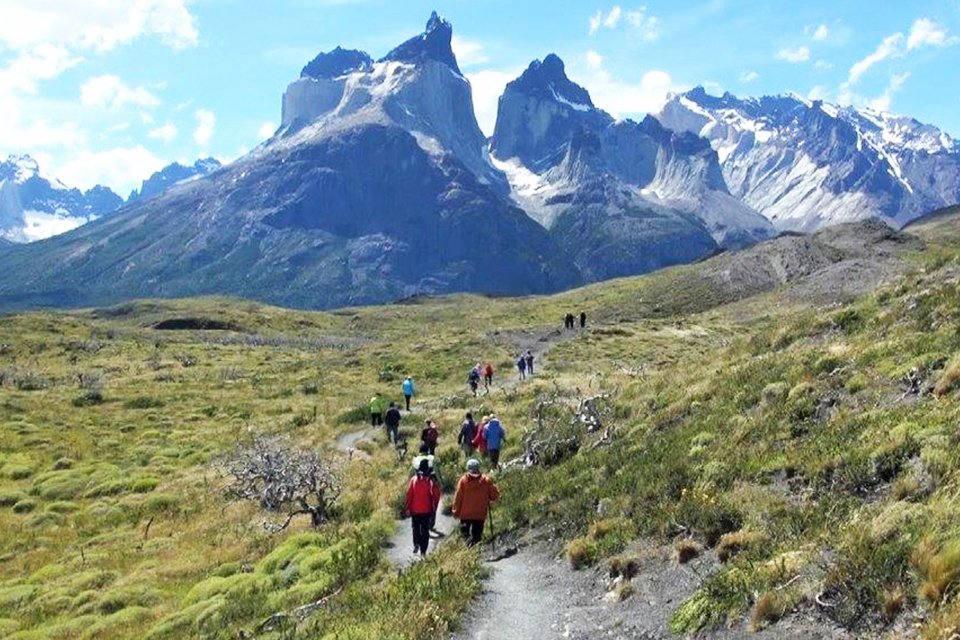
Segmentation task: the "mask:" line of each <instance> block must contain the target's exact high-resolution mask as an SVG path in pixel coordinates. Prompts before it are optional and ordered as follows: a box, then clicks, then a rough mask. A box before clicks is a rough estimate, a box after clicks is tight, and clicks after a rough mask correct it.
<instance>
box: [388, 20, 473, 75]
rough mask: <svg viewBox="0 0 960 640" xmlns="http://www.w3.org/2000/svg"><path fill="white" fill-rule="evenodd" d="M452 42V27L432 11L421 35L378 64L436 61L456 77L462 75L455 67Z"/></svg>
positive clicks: (389, 54) (455, 61) (411, 39)
mask: <svg viewBox="0 0 960 640" xmlns="http://www.w3.org/2000/svg"><path fill="white" fill-rule="evenodd" d="M452 42H453V25H451V24H450V23H449V22H448V21H447V20H444V19H443V18H441V17H440V16H439V15H438V14H437V12H436V11H434V12H432V13H431V14H430V19H429V20H427V26H426V29H424V32H423V33H421V34H420V35H418V36H414V37H412V38H410V39H409V40H407V41H406V42H404V43H403V44H401V45H400V46H398V47H397V48H395V49H394V50H393V51H391V52H390V53H388V54H387V55H385V56H384V57H383V58H381V59H380V62H385V61H390V60H392V61H395V62H408V63H412V64H416V63H418V62H420V61H422V60H425V59H428V60H437V61H438V62H442V63H444V64H445V65H447V66H448V67H450V68H451V69H452V70H453V71H455V72H456V73H457V75H463V74H461V73H460V67H459V66H458V65H457V57H456V56H455V55H454V54H453V46H452Z"/></svg>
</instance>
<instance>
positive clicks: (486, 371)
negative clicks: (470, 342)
mask: <svg viewBox="0 0 960 640" xmlns="http://www.w3.org/2000/svg"><path fill="white" fill-rule="evenodd" d="M492 384H493V365H492V364H490V363H489V362H487V363H486V364H484V365H483V386H484V388H486V390H487V393H489V392H490V386H491V385H492Z"/></svg>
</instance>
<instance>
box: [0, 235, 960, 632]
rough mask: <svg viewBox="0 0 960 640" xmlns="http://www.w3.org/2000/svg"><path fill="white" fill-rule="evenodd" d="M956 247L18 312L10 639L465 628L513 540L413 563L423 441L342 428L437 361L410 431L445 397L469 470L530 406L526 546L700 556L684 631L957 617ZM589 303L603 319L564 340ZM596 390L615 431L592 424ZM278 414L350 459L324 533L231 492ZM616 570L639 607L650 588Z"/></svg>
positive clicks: (280, 420)
mask: <svg viewBox="0 0 960 640" xmlns="http://www.w3.org/2000/svg"><path fill="white" fill-rule="evenodd" d="M958 260H960V220H958V219H957V217H956V216H945V217H937V218H935V219H931V220H930V221H928V222H927V223H926V224H921V225H917V226H914V227H911V229H910V234H908V235H903V234H898V233H894V232H892V231H890V230H888V229H886V228H884V227H882V226H879V225H876V224H871V223H864V224H859V225H847V226H843V227H839V228H833V229H830V230H827V231H825V232H822V233H820V234H817V235H816V236H813V237H796V236H791V237H783V238H779V239H777V240H775V241H772V242H770V243H766V244H764V245H761V246H759V247H755V248H753V249H751V250H748V251H744V252H738V253H729V254H724V255H721V256H718V257H716V258H713V259H711V260H708V261H705V262H702V263H699V264H695V265H688V266H684V267H679V268H676V269H670V270H666V271H664V272H660V273H657V274H654V275H652V276H648V277H643V278H632V279H624V280H618V281H613V282H609V283H605V284H601V285H595V286H591V287H588V288H585V289H581V290H577V291H572V292H568V293H564V294H561V295H557V296H552V297H530V298H502V299H491V298H483V297H476V296H454V297H449V298H438V299H421V300H414V301H409V302H411V303H410V304H403V305H392V306H386V307H369V308H359V309H345V310H341V311H336V312H332V313H310V312H300V311H289V310H284V309H280V308H275V307H267V306H263V305H259V304H253V303H248V302H244V301H239V300H232V299H221V298H200V299H190V300H173V301H149V300H147V301H138V302H134V303H129V304H124V305H120V306H115V307H110V308H104V309H95V310H82V311H75V312H65V313H46V312H43V313H23V314H17V315H8V316H3V317H2V322H0V635H3V636H8V637H12V638H74V637H90V638H130V637H137V638H140V637H144V636H146V637H150V638H164V637H171V638H173V637H222V638H237V637H254V636H255V637H274V638H281V637H326V638H436V637H441V636H442V634H444V633H447V632H448V630H450V629H451V628H454V627H456V626H457V625H458V624H459V621H460V620H461V616H462V614H463V612H464V610H465V609H467V608H468V607H469V605H470V602H471V600H472V599H473V598H474V597H475V596H476V595H477V594H478V593H479V592H480V590H481V588H482V579H483V578H482V576H483V573H484V572H483V562H482V559H483V558H484V557H485V556H486V555H487V551H486V550H483V551H479V552H478V551H475V550H469V549H466V548H465V547H463V546H462V545H461V544H460V543H459V542H458V541H455V540H449V541H447V542H445V543H444V544H443V545H441V546H440V549H439V551H438V552H436V553H433V554H431V555H429V556H427V558H426V560H424V561H422V562H420V563H417V564H415V565H413V567H412V568H410V569H409V570H406V571H402V572H398V571H397V569H396V568H395V567H393V566H392V565H391V564H390V562H389V560H388V558H387V555H386V554H385V553H384V549H383V547H384V546H385V545H386V544H387V542H388V540H389V539H390V537H391V534H392V532H393V530H394V528H395V526H396V525H395V522H394V519H395V516H396V513H397V510H398V498H399V495H400V494H401V492H402V489H403V486H404V482H405V478H406V477H407V474H408V471H407V464H408V463H406V462H404V463H401V462H398V460H397V456H396V455H395V453H394V452H393V451H391V450H389V448H388V447H387V446H386V445H385V443H384V437H383V435H382V434H378V435H377V436H375V437H373V438H369V437H368V438H362V439H361V441H360V442H359V443H358V444H357V445H356V447H357V449H356V450H355V451H354V452H353V453H352V454H351V455H350V456H347V455H346V454H344V453H343V452H342V451H339V450H338V448H337V445H336V443H337V442H338V439H340V438H342V437H343V436H345V435H346V434H352V433H356V432H358V431H359V430H361V429H363V428H364V425H365V421H366V419H367V417H368V416H367V400H368V399H369V398H370V396H371V395H372V394H373V393H374V392H375V391H381V392H383V393H384V394H386V395H387V397H388V398H391V399H398V398H399V389H400V381H401V380H402V378H403V377H404V376H405V375H407V374H408V373H409V374H411V375H413V376H414V377H415V379H416V380H417V383H418V386H419V390H420V395H419V396H418V397H417V398H416V399H415V406H414V409H415V411H414V413H413V414H412V415H411V416H410V417H408V418H407V419H405V422H404V431H405V432H406V433H407V434H409V435H410V436H411V437H412V438H413V439H415V433H416V431H417V428H418V426H419V423H420V422H421V421H422V420H423V419H424V418H425V417H432V418H434V419H436V420H437V422H438V423H439V424H440V426H441V433H442V439H441V447H440V451H439V457H440V460H441V464H442V465H443V468H446V469H452V468H453V467H454V466H460V465H461V464H462V454H460V452H459V450H458V449H457V448H456V443H455V442H454V440H455V437H454V435H455V433H456V429H457V427H458V425H459V422H460V420H461V419H462V415H463V413H464V411H466V410H470V409H472V410H474V412H475V413H477V414H482V413H486V412H490V411H496V412H497V414H498V415H499V416H500V417H501V418H502V420H503V421H504V423H505V425H506V426H507V429H508V430H509V432H510V435H511V438H510V440H509V442H508V447H507V449H506V451H505V453H504V456H503V458H504V460H506V461H517V460H518V459H519V458H520V456H522V455H523V454H524V452H525V449H527V450H528V452H530V451H532V452H533V453H535V455H536V457H537V460H538V464H535V465H533V466H529V467H528V466H526V465H523V464H518V463H514V464H511V465H509V468H508V469H506V470H504V471H501V472H499V473H497V474H496V476H497V479H498V482H499V483H500V485H501V488H502V490H503V493H504V498H503V501H502V504H501V505H500V506H499V507H498V509H497V518H498V521H497V530H496V534H497V535H498V536H499V539H498V542H499V543H500V547H499V548H501V549H502V548H503V546H504V545H508V544H514V543H515V542H516V541H517V540H521V541H523V542H526V541H529V540H536V539H545V538H548V537H556V536H557V535H559V536H560V537H561V538H562V540H561V543H562V547H563V549H564V553H565V555H566V558H567V560H568V561H569V564H570V566H571V569H570V571H574V570H576V571H579V572H581V573H583V572H597V575H600V572H601V571H602V572H603V573H604V574H606V573H607V572H611V573H614V574H623V575H625V576H627V577H630V575H632V574H633V573H635V572H634V571H633V570H631V571H626V570H625V569H624V567H625V566H629V565H630V564H631V562H632V561H633V559H634V557H635V555H636V554H637V553H639V552H638V549H640V548H643V547H650V546H652V547H654V548H658V549H661V550H664V549H665V550H668V551H670V552H671V554H672V555H670V554H662V555H661V556H660V557H659V560H657V561H656V562H655V563H654V564H653V565H649V564H645V565H644V566H645V567H647V568H646V569H643V571H646V570H650V571H656V570H657V568H656V567H657V566H659V565H662V566H668V565H669V566H672V565H675V564H676V563H677V562H678V558H682V559H683V560H690V558H691V557H693V556H696V555H698V554H699V555H700V558H701V564H700V565H698V570H699V569H702V570H703V571H702V574H701V573H698V574H697V578H696V582H695V584H693V586H692V588H691V589H690V591H689V593H686V594H685V595H684V597H683V598H682V599H681V600H677V601H675V602H673V603H672V604H671V605H670V606H671V610H670V611H669V612H668V617H669V626H670V628H671V629H672V631H673V632H675V633H684V632H691V631H695V630H698V629H707V630H710V629H721V630H722V629H725V628H727V627H728V626H730V625H732V626H733V627H734V628H737V629H740V628H745V626H746V625H748V624H750V625H752V626H753V627H754V628H757V629H759V628H762V627H765V626H771V625H772V629H773V630H777V629H778V628H781V627H780V625H789V624H790V621H791V620H793V619H797V618H798V617H800V616H803V617H804V619H808V620H813V623H814V624H820V625H824V628H827V627H828V626H829V627H830V628H846V629H849V630H851V631H853V632H855V633H859V634H863V635H864V636H866V637H881V636H882V635H883V634H888V635H890V637H902V636H910V635H916V636H921V635H922V636H923V637H928V638H941V637H949V635H950V634H951V633H953V632H955V630H956V629H957V628H958V625H960V603H958V602H957V601H956V599H955V594H956V591H957V587H958V585H960V551H958V550H960V529H958V526H957V523H958V522H960V517H958V516H960V505H958V503H957V501H956V499H955V495H956V491H957V488H958V485H957V471H958V469H960V457H958V454H957V438H958V436H957V429H956V424H957V418H958V414H960V411H958V406H957V402H956V395H957V393H958V391H960V355H958V354H960V334H958V332H957V326H958V320H960V288H958V285H960V270H958ZM581 310H584V311H585V312H586V313H587V316H588V326H587V329H586V330H585V331H582V332H581V331H574V332H563V331H561V329H560V327H561V326H562V322H561V319H562V316H563V315H564V313H566V312H573V313H579V312H580V311H581ZM526 348H531V349H533V350H535V351H536V352H537V354H538V359H539V361H540V363H541V364H542V365H543V369H542V370H541V371H540V372H539V373H538V375H537V376H535V377H534V378H533V379H532V380H530V381H528V382H525V383H522V384H513V383H511V384H510V385H506V384H503V382H500V385H501V386H498V387H496V388H495V390H494V392H493V393H491V394H490V395H489V396H485V397H482V398H480V399H477V400H475V399H474V398H472V397H471V396H470V394H469V393H468V392H467V389H466V385H465V379H466V373H467V370H468V369H469V367H470V366H472V364H473V363H474V362H477V361H478V360H489V361H491V362H492V363H493V364H494V366H495V367H496V368H497V371H498V381H500V379H501V378H502V379H503V381H505V380H506V379H508V378H509V379H512V378H513V377H515V376H514V370H513V366H512V363H513V360H514V358H515V356H516V353H517V352H518V351H519V350H520V349H526ZM593 396H604V398H603V399H600V400H598V401H597V404H596V406H597V409H598V412H599V415H600V418H601V423H602V426H601V427H600V428H599V429H597V430H596V431H594V432H592V433H590V432H588V429H587V428H586V427H585V426H584V423H582V422H572V420H571V417H572V416H573V415H574V414H575V412H576V411H577V410H578V408H579V407H580V403H581V400H583V399H584V398H586V397H593ZM262 433H274V434H283V435H285V436H287V437H288V438H289V439H291V440H292V441H294V442H296V443H298V445H299V446H301V447H303V448H305V449H308V450H311V451H316V452H320V453H321V455H323V456H324V457H326V458H327V459H330V460H336V461H337V464H338V465H339V468H340V472H339V473H340V474H341V475H342V478H343V492H342V495H341V497H340V500H339V501H338V502H337V504H336V506H335V507H334V509H333V510H332V512H331V514H330V519H329V521H328V522H327V523H326V524H324V525H323V526H322V527H320V528H318V529H316V530H314V529H312V528H311V527H310V523H309V518H297V519H294V520H293V521H292V523H291V524H290V526H289V527H288V528H287V529H285V530H283V531H281V532H279V533H271V532H270V531H269V530H268V529H266V528H265V527H264V526H263V522H264V521H265V520H267V521H274V522H275V521H276V520H277V518H276V515H275V514H271V513H268V512H265V511H263V510H261V509H260V508H259V507H258V505H256V504H254V503H239V502H232V501H229V500H228V499H227V498H226V497H225V495H224V493H223V491H222V489H223V487H224V486H225V484H226V478H225V477H224V475H223V474H222V473H221V472H220V469H222V465H220V464H218V461H220V460H222V459H223V457H224V456H225V455H227V454H228V453H229V452H231V451H232V450H234V448H235V447H236V446H237V443H246V442H248V441H249V440H250V439H251V438H252V437H253V436H254V435H256V434H262ZM524 434H526V437H525V436H524ZM351 441H352V440H351ZM342 442H343V440H341V443H342ZM411 442H413V440H411ZM450 475H453V474H452V472H451V473H450ZM445 480H446V478H445ZM448 482H449V480H448ZM534 544H545V543H534ZM544 548H546V547H544ZM551 548H552V547H551ZM668 555H670V557H668ZM573 575H580V574H573ZM642 577H643V573H642V571H641V573H640V574H639V575H637V576H633V580H635V581H638V580H641V579H642ZM626 582H627V583H629V580H627V581H626ZM618 584H619V585H620V586H618V587H617V588H618V589H619V590H620V591H619V592H618V593H619V596H618V597H622V598H624V600H623V604H622V606H624V607H630V606H637V607H639V606H641V605H642V604H643V603H641V602H639V600H640V599H639V598H637V597H633V598H632V599H631V596H630V593H631V591H630V589H629V588H628V587H624V586H622V585H623V584H624V582H623V581H621V582H620V583H618ZM601 594H602V592H600V593H597V594H596V595H598V596H599V595H601ZM313 604H316V606H315V607H312V606H308V607H307V608H306V609H302V608H301V607H304V606H305V605H313ZM784 619H785V620H784ZM917 621H920V626H919V627H917V626H915V624H914V623H915V622H917ZM782 628H784V629H788V628H789V627H788V626H784V627H782ZM784 633H785V634H786V635H784V636H777V635H774V636H773V637H790V636H789V633H787V632H786V631H784Z"/></svg>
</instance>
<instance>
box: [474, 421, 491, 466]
mask: <svg viewBox="0 0 960 640" xmlns="http://www.w3.org/2000/svg"><path fill="white" fill-rule="evenodd" d="M489 421H490V416H483V418H481V420H480V424H478V425H477V435H475V436H473V448H474V449H476V450H477V451H478V452H479V453H480V455H481V456H483V457H486V455H487V423H488V422H489Z"/></svg>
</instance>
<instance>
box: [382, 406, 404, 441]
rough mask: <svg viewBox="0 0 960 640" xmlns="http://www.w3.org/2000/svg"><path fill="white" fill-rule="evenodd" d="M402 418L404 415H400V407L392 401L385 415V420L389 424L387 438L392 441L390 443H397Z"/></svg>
mask: <svg viewBox="0 0 960 640" xmlns="http://www.w3.org/2000/svg"><path fill="white" fill-rule="evenodd" d="M402 418H403V416H402V415H400V409H398V408H397V403H396V402H391V403H390V408H389V409H387V413H386V415H385V416H384V417H383V421H384V423H385V424H386V426H387V440H389V441H390V444H393V445H396V444H397V438H398V437H399V436H400V420H401V419H402Z"/></svg>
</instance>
